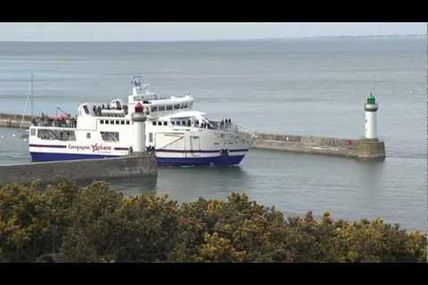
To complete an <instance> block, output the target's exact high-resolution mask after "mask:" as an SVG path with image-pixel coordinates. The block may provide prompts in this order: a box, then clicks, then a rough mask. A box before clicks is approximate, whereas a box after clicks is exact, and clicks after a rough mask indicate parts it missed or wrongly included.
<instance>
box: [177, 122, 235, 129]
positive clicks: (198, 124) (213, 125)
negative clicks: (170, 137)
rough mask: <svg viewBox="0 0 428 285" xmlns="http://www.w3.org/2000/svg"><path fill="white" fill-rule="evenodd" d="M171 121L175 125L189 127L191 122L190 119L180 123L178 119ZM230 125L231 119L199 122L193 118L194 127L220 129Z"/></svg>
mask: <svg viewBox="0 0 428 285" xmlns="http://www.w3.org/2000/svg"><path fill="white" fill-rule="evenodd" d="M171 123H172V124H173V125H175V126H180V125H181V126H187V127H190V126H191V125H192V123H191V121H190V120H187V121H181V123H180V121H176V122H175V121H172V122H171ZM231 125H232V121H231V120H230V119H223V120H221V121H220V122H213V121H210V123H207V122H199V121H198V120H195V121H194V124H193V126H194V127H199V128H202V129H216V128H220V129H222V130H223V129H226V128H227V127H229V126H231Z"/></svg>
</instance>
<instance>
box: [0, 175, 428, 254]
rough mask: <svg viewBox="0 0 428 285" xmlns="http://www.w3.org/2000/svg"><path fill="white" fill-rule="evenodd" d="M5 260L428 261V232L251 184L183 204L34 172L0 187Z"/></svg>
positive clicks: (1, 240)
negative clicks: (336, 216)
mask: <svg viewBox="0 0 428 285" xmlns="http://www.w3.org/2000/svg"><path fill="white" fill-rule="evenodd" d="M0 261H6V262H7V261H12V262H426V261H427V239H426V236H425V235H424V234H422V233H420V232H418V231H412V232H408V231H406V230H403V229H400V227H399V225H390V224H386V223H384V222H383V221H382V220H381V219H375V220H372V221H369V220H367V219H362V220H359V221H353V222H348V221H344V220H336V221H335V220H333V219H332V217H331V215H330V214H329V213H324V215H323V217H322V218H320V219H316V218H314V216H313V215H312V213H311V212H308V213H307V214H306V216H304V217H299V216H289V217H285V216H284V215H283V213H281V212H280V211H278V210H276V209H275V208H274V207H266V206H262V205H259V204H258V203H256V202H255V201H251V200H250V199H249V197H248V196H247V195H246V194H244V193H231V194H230V195H229V196H228V197H227V199H225V200H207V199H203V198H200V199H198V200H197V201H193V202H187V203H182V204H179V203H177V201H173V200H171V199H169V198H168V196H166V195H157V194H155V193H149V194H143V195H140V196H136V197H126V196H124V195H122V194H121V193H118V192H116V191H115V190H114V189H112V188H111V187H110V186H109V185H108V184H107V183H105V182H93V183H91V184H89V185H87V186H85V187H80V186H78V185H77V184H75V183H74V182H70V181H61V182H59V183H57V184H54V185H49V186H41V185H40V184H39V183H38V182H37V181H36V182H33V183H32V184H31V185H24V184H18V183H12V184H8V185H5V186H3V187H1V188H0Z"/></svg>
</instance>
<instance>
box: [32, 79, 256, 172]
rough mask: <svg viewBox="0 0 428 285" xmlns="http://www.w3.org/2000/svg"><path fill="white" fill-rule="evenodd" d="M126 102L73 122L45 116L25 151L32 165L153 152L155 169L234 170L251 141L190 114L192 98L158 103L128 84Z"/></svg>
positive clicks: (93, 108)
mask: <svg viewBox="0 0 428 285" xmlns="http://www.w3.org/2000/svg"><path fill="white" fill-rule="evenodd" d="M132 84H133V90H132V94H131V95H129V96H128V103H127V104H124V103H123V102H122V100H120V99H115V100H113V101H111V103H109V104H108V105H107V106H104V105H99V104H90V103H84V104H81V105H80V106H79V108H78V115H77V118H76V119H72V118H71V117H70V116H69V115H66V116H62V117H59V118H49V117H43V118H42V119H41V120H40V121H37V122H33V125H32V126H31V127H30V137H29V148H30V153H31V156H32V159H33V160H35V161H46V160H64V159H82V158H103V157H108V156H122V155H129V154H130V153H132V152H140V151H144V150H146V149H154V150H155V153H156V157H157V159H158V164H159V165H235V164H239V163H240V161H241V160H242V159H243V157H244V156H245V154H246V153H247V151H248V150H249V148H250V147H251V145H252V144H253V142H254V140H255V136H254V135H253V134H252V133H251V132H249V131H247V130H244V129H243V128H240V127H238V126H236V125H235V124H233V123H232V122H230V120H223V121H221V122H215V121H212V120H209V119H208V118H207V117H206V114H205V113H202V112H198V111H194V110H193V109H192V107H193V103H194V99H193V97H192V96H190V95H185V96H181V97H174V96H172V97H168V98H160V97H159V96H158V95H157V94H156V93H153V92H151V91H149V89H148V87H149V85H148V84H142V81H141V78H140V77H134V78H133V80H132Z"/></svg>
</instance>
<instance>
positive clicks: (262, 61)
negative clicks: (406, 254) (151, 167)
mask: <svg viewBox="0 0 428 285" xmlns="http://www.w3.org/2000/svg"><path fill="white" fill-rule="evenodd" d="M426 46H427V44H426V39H425V38H421V37H419V38H416V37H406V38H403V37H397V38H394V37H390V38H365V37H357V38H325V39H319V38H318V39H299V40H262V41H237V42H233V41H225V42H180V43H0V112H7V113H22V112H24V109H26V112H27V113H28V112H30V107H29V106H28V105H27V107H25V101H26V97H27V94H28V89H29V82H28V78H29V77H30V74H31V73H34V78H35V82H34V93H33V94H34V95H33V97H34V113H35V114H37V113H40V112H45V113H50V114H52V113H55V108H56V107H57V106H59V107H61V108H62V109H64V110H65V111H67V112H71V113H73V114H75V113H76V109H77V105H78V104H80V103H82V102H85V101H93V102H102V103H106V102H108V101H110V99H113V98H122V99H126V96H127V95H128V93H129V92H130V90H131V89H130V88H131V86H130V77H131V76H132V75H143V76H144V77H145V79H146V80H147V81H148V82H149V83H151V87H152V90H153V91H156V92H158V94H160V95H165V96H169V95H183V94H185V93H187V92H188V91H190V92H191V93H192V95H193V96H194V97H195V98H196V104H195V109H198V110H201V111H205V112H207V113H208V115H209V117H210V118H213V119H222V118H224V117H229V118H232V120H233V121H234V122H236V123H239V124H240V125H242V126H244V127H246V128H249V129H253V130H257V131H264V132H277V133H289V134H302V135H308V134H309V135H323V136H334V137H349V138H358V137H361V136H362V135H363V130H364V112H363V102H364V98H365V96H367V95H368V94H369V93H370V91H373V92H374V94H375V95H376V96H377V98H378V102H379V105H380V108H379V111H378V128H379V131H378V132H379V136H380V137H381V138H382V139H383V140H385V145H386V155H387V158H386V160H385V161H383V162H370V161H357V160H352V159H345V158H337V157H328V156H318V155H306V154H293V153H285V152H278V151H262V150H251V151H250V152H249V153H248V155H247V157H246V158H245V159H244V160H243V162H242V164H241V165H240V166H239V167H228V168H212V167H203V168H196V167H186V168H180V167H175V168H174V167H165V168H161V169H160V170H159V176H158V177H157V179H149V180H146V179H143V180H142V179H128V180H112V181H110V183H112V184H113V185H114V187H115V188H116V189H118V191H122V192H124V193H125V194H127V195H137V194H140V193H144V192H150V191H156V192H158V193H169V194H170V196H171V198H174V199H178V200H179V201H192V200H195V199H197V198H198V197H201V196H202V197H206V198H225V197H226V196H227V195H228V194H229V193H230V192H233V191H242V192H246V193H248V194H249V195H250V197H251V198H252V199H255V200H257V201H258V202H260V203H262V204H265V205H275V206H276V208H277V209H280V210H282V211H283V212H285V213H287V214H304V213H306V212H307V211H308V210H312V211H313V212H314V214H315V215H321V214H322V213H323V212H324V211H329V212H331V213H332V214H333V217H336V218H344V219H350V220H353V219H359V218H363V217H367V218H376V217H382V218H384V220H385V221H386V222H390V223H400V224H401V226H402V227H404V228H408V229H420V230H425V229H426V225H427V222H426V221H427V215H426V212H427V206H426V205H427V191H426V178H427V177H426V173H427V169H426V166H427V163H426V134H427V130H426V90H427V86H426V80H427V73H426V60H427V58H426ZM27 148H28V146H27V142H26V141H24V140H23V139H21V138H20V137H19V134H17V131H16V130H12V129H0V164H11V163H23V162H28V161H29V155H28V149H27Z"/></svg>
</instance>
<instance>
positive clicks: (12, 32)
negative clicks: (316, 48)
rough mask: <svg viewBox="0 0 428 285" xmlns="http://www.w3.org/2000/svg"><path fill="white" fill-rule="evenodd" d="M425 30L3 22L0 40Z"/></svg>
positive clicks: (419, 28) (419, 26)
mask: <svg viewBox="0 0 428 285" xmlns="http://www.w3.org/2000/svg"><path fill="white" fill-rule="evenodd" d="M426 31H427V25H426V23H242V22H241V23H0V41H183V40H214V39H250V38H295V37H318V36H355V35H403V34H426Z"/></svg>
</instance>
